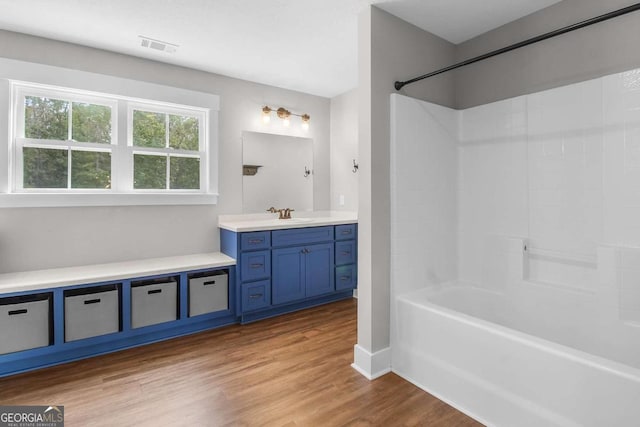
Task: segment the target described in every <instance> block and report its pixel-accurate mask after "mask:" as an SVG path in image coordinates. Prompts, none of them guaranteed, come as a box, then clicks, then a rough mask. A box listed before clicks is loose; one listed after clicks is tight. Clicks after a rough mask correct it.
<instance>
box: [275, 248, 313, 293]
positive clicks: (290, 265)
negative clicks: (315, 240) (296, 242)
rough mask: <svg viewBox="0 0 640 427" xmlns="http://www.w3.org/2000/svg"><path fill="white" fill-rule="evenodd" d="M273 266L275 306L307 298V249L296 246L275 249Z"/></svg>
mask: <svg viewBox="0 0 640 427" xmlns="http://www.w3.org/2000/svg"><path fill="white" fill-rule="evenodd" d="M271 265H272V270H273V275H272V280H271V286H272V287H271V298H272V301H273V304H274V305H275V304H282V303H285V302H289V301H295V300H300V299H303V298H304V297H305V286H304V282H305V274H304V270H305V248H304V247H301V246H296V247H293V248H283V249H274V250H273V251H272V260H271Z"/></svg>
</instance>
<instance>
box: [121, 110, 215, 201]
mask: <svg viewBox="0 0 640 427" xmlns="http://www.w3.org/2000/svg"><path fill="white" fill-rule="evenodd" d="M134 111H147V112H151V113H160V114H165V115H166V117H167V124H166V132H165V138H166V146H165V148H152V147H138V146H134V145H133V112H134ZM169 115H177V116H185V117H193V118H195V119H197V120H198V139H199V141H198V151H190V150H177V149H174V148H171V147H169V137H170V135H169V125H168V117H169ZM206 123H207V116H206V112H205V111H202V110H201V109H193V108H186V107H180V108H176V107H175V106H169V105H161V104H159V103H153V104H148V103H141V102H130V103H129V104H128V105H127V158H128V159H129V161H130V162H131V163H130V165H129V166H128V168H127V170H128V171H129V173H130V175H129V176H130V179H129V180H128V181H127V182H128V183H130V184H131V186H133V173H134V171H133V166H134V165H133V156H134V155H135V154H148V155H149V154H150V155H161V156H166V158H167V177H166V189H164V190H161V191H169V192H187V193H202V192H207V190H208V188H207V184H208V181H209V180H208V179H207V177H208V176H209V164H208V162H207V152H208V141H209V137H208V133H207V132H208V126H206ZM171 156H174V157H190V158H197V159H199V160H200V189H199V190H187V189H171V188H169V181H170V158H171ZM131 190H132V191H140V192H154V191H158V190H150V189H133V187H132V188H131Z"/></svg>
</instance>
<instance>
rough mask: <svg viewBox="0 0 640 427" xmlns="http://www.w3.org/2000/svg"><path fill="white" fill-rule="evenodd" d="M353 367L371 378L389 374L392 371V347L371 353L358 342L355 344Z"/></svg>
mask: <svg viewBox="0 0 640 427" xmlns="http://www.w3.org/2000/svg"><path fill="white" fill-rule="evenodd" d="M351 367H352V368H353V369H355V370H356V371H358V372H359V373H360V374H362V375H363V376H364V377H365V378H367V379H369V380H375V379H376V378H378V377H381V376H383V375H384V374H388V373H389V372H391V347H387V348H383V349H382V350H378V351H376V352H375V353H371V352H369V351H368V350H366V349H364V348H363V347H360V346H359V345H358V344H356V345H354V346H353V363H352V364H351Z"/></svg>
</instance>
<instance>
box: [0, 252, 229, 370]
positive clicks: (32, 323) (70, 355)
mask: <svg viewBox="0 0 640 427" xmlns="http://www.w3.org/2000/svg"><path fill="white" fill-rule="evenodd" d="M235 264H236V261H235V260H234V259H233V258H231V257H229V256H227V255H224V254H222V253H219V252H216V253H206V254H193V255H185V256H177V257H167V258H153V259H144V260H136V261H127V262H119V263H108V264H97V265H87V266H80V267H69V268H55V269H48V270H38V271H27V272H17V273H7V274H0V376H6V375H12V374H15V373H19V372H24V371H28V370H32V369H36V368H41V367H45V366H51V365H55V364H59V363H64V362H69V361H72V360H77V359H82V358H86V357H91V356H96V355H99V354H104V353H109V352H113V351H117V350H122V349H125V348H129V347H135V346H140V345H144V344H148V343H152V342H156V341H161V340H165V339H168V338H173V337H177V336H180V335H185V334H190V333H194V332H199V331H203V330H207V329H212V328H216V327H220V326H224V325H228V324H233V323H236V322H237V316H236V313H235V309H234V307H235V300H236V296H235V292H236V289H235V286H233V284H234V283H235V274H236V272H235ZM229 284H232V285H231V286H229Z"/></svg>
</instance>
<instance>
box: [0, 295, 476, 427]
mask: <svg viewBox="0 0 640 427" xmlns="http://www.w3.org/2000/svg"><path fill="white" fill-rule="evenodd" d="M355 342H356V302H355V300H347V301H340V302H337V303H333V304H328V305H325V306H322V307H317V308H313V309H309V310H305V311H301V312H298V313H294V314H289V315H284V316H280V317H277V318H274V319H269V320H264V321H261V322H256V323H253V324H250V325H244V326H230V327H225V328H221V329H218V330H214V331H209V332H203V333H199V334H196V335H191V336H188V337H181V338H177V339H173V340H170V341H165V342H162V343H157V344H152V345H148V346H145V347H140V348H135V349H131V350H126V351H121V352H118V353H113V354H109V355H105V356H100V357H96V358H92V359H87V360H83V361H79V362H74V363H69V364H66V365H61V366H57V367H53V368H48V369H44V370H40V371H36V372H31V373H27V374H22V375H18V376H13V377H9V378H3V379H0V404H2V405H14V404H15V405H26V404H34V405H35V404H37V405H49V404H54V405H64V407H65V422H66V424H65V425H66V426H71V427H73V426H92V427H93V426H109V427H112V426H227V425H228V426H263V425H264V426H345V425H348V426H404V425H407V426H412V425H423V426H426V425H428V426H479V425H480V424H478V423H476V422H475V421H473V420H472V419H470V418H469V417H467V416H465V415H464V414H462V413H460V412H458V411H456V410H455V409H453V408H451V407H450V406H448V405H446V404H445V403H443V402H441V401H439V400H437V399H435V398H434V397H432V396H431V395H429V394H427V393H425V392H424V391H422V390H420V389H418V388H417V387H415V386H413V385H412V384H410V383H408V382H406V381H404V380H403V379H401V378H400V377H398V376H396V375H395V374H387V375H385V376H383V377H382V378H379V379H377V380H375V381H368V380H367V379H365V378H364V377H362V376H361V375H360V374H358V373H357V372H356V371H355V370H354V369H353V368H351V366H350V364H351V362H352V360H353V345H354V344H355Z"/></svg>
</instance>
